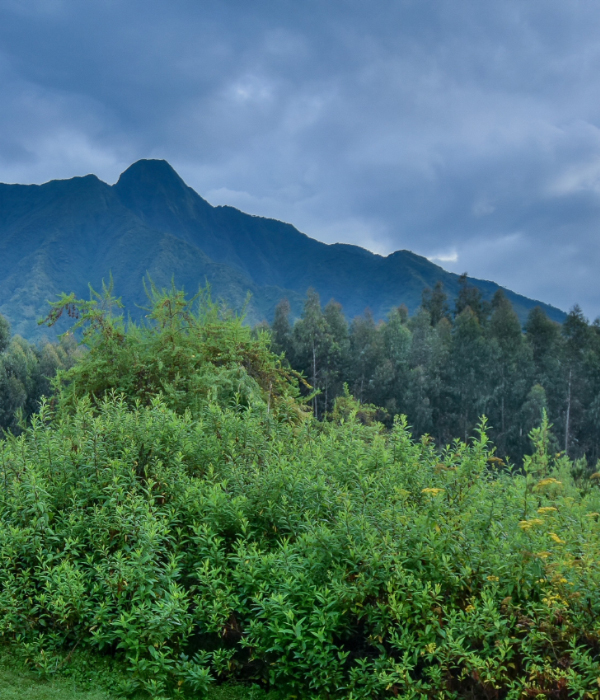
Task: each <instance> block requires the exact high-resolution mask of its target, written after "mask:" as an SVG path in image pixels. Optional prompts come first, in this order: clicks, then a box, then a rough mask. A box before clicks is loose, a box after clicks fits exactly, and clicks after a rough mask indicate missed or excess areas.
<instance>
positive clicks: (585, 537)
mask: <svg viewBox="0 0 600 700" xmlns="http://www.w3.org/2000/svg"><path fill="white" fill-rule="evenodd" d="M92 310H93V309H92ZM103 318H104V316H103ZM198 318H199V317H198ZM210 318H211V319H213V321H214V322H215V323H216V322H217V321H216V320H215V319H216V317H215V316H211V317H210ZM213 321H211V323H212V322H213ZM202 323H203V322H200V321H198V326H199V329H198V330H197V331H194V333H195V336H194V337H196V338H199V339H200V340H199V341H198V342H200V343H201V346H202V343H205V340H204V339H205V338H207V337H212V335H210V334H207V333H205V331H204V330H203V328H202ZM218 323H219V324H221V327H222V331H223V332H222V333H221V334H220V335H219V338H220V340H219V342H220V343H222V344H223V348H222V352H223V353H224V354H226V355H228V356H230V355H231V353H232V352H234V350H235V348H231V347H228V346H227V343H230V342H234V345H235V346H236V347H237V348H241V349H242V350H240V352H242V351H243V352H246V351H247V349H248V348H252V347H256V346H252V342H256V343H261V342H262V341H261V340H260V338H259V339H254V340H252V338H251V336H245V338H246V340H245V341H244V342H246V343H247V344H246V345H243V344H240V343H239V340H238V339H239V337H240V336H239V335H238V334H239V333H242V331H241V330H240V329H239V326H238V325H235V324H237V321H236V320H235V319H230V320H227V319H226V318H220V320H218ZM111 324H112V322H111ZM227 324H231V328H230V329H228V328H227ZM113 327H114V326H113ZM99 332H100V333H101V335H100V336H96V339H97V345H96V346H94V345H93V344H92V347H91V349H90V352H89V353H87V354H86V355H85V357H84V358H83V359H82V360H81V364H80V365H79V366H78V368H77V369H76V370H74V371H72V372H71V373H70V374H63V376H62V378H61V379H60V381H61V382H63V386H64V389H63V393H62V395H61V397H60V399H59V401H57V402H55V403H54V404H53V405H44V406H43V407H42V409H41V411H40V413H39V415H38V416H36V417H35V418H34V420H33V423H32V426H31V428H30V429H28V430H27V431H26V432H25V433H24V434H22V435H20V436H18V437H16V436H9V437H8V438H7V439H6V440H5V441H4V442H2V443H0V483H1V489H0V635H2V637H3V638H4V639H5V640H12V641H15V642H16V643H18V644H20V645H22V648H25V649H26V650H27V653H28V655H29V658H30V659H31V660H32V662H33V663H35V664H36V665H37V666H38V667H40V668H41V669H42V670H46V671H48V672H49V671H51V670H52V669H53V668H55V667H56V665H57V663H56V659H57V658H58V655H59V654H64V653H65V651H68V650H70V649H73V648H75V647H78V648H79V649H88V650H91V651H94V650H96V651H98V652H99V653H103V654H110V655H113V656H116V657H118V658H120V659H122V660H124V661H125V663H126V664H127V665H128V667H129V669H130V676H129V678H130V680H129V681H128V682H127V683H125V684H124V687H123V691H124V692H132V691H134V690H136V689H142V690H146V691H147V692H148V693H149V694H150V695H151V696H152V697H159V696H161V695H169V694H186V693H190V694H193V693H196V694H202V693H203V692H204V691H205V690H206V688H207V687H208V685H209V684H210V683H211V682H212V681H213V680H223V679H233V678H237V679H239V680H242V681H244V680H245V681H258V682H260V683H263V684H265V685H269V686H271V687H275V688H277V689H279V690H281V691H283V692H285V693H289V694H290V695H294V696H295V697H301V698H309V697H310V698H342V697H343V698H355V699H356V698H377V697H405V698H411V697H425V696H427V697H434V696H435V697H440V698H444V697H446V698H458V697H474V698H478V697H481V698H495V697H498V698H500V697H509V698H518V697H524V696H525V697H534V696H545V697H553V698H562V697H565V698H566V697H570V696H577V697H588V698H597V697H598V691H599V679H600V658H599V650H600V622H599V620H600V598H599V597H598V593H597V591H598V588H599V585H600V561H599V559H600V556H599V555H600V529H599V524H598V519H599V518H600V515H599V513H600V489H598V487H597V486H596V485H595V484H596V482H597V479H592V480H584V479H582V478H581V477H578V480H575V479H574V477H573V473H577V468H576V465H573V464H572V463H571V462H570V461H569V460H568V459H566V458H565V457H561V456H556V455H554V456H553V455H552V454H549V453H548V440H549V431H548V425H547V423H544V424H543V425H542V426H541V427H540V428H539V429H537V430H536V431H534V433H533V435H532V437H533V439H534V446H535V450H534V453H533V455H532V457H530V458H528V459H526V461H525V464H524V468H523V470H522V471H521V472H518V473H517V472H515V473H513V472H512V471H511V469H510V468H509V467H507V466H506V465H504V464H503V463H502V461H501V460H499V459H498V458H496V457H495V456H494V453H493V449H492V448H491V446H490V445H489V443H488V439H487V436H486V433H485V424H482V425H481V429H480V434H479V438H478V439H477V440H475V441H473V442H472V443H469V444H465V443H463V442H460V441H456V442H454V443H453V444H451V445H450V446H448V447H447V448H446V449H444V450H443V451H442V452H441V453H440V452H438V451H437V450H436V448H435V446H434V444H433V442H432V440H431V439H429V438H427V437H425V438H422V439H421V440H420V441H416V442H415V441H413V440H412V439H411V436H410V433H409V430H408V428H407V426H406V423H405V421H404V420H402V419H397V420H396V422H395V424H394V426H393V429H392V430H385V429H384V428H383V427H382V426H381V425H380V424H377V423H374V422H372V421H367V420H364V419H363V420H361V419H359V417H358V412H359V409H360V406H358V405H357V404H355V403H354V404H353V402H352V399H351V398H350V397H349V396H345V397H344V398H343V405H340V406H339V410H337V411H335V412H334V416H335V418H334V419H333V420H331V421H330V422H323V423H318V422H316V421H314V420H313V419H310V418H304V419H302V416H303V414H302V412H301V411H296V412H294V411H293V410H291V409H290V407H291V406H293V392H294V387H295V384H294V381H293V378H291V379H289V378H288V379H287V380H286V381H288V382H289V388H288V389H286V388H285V386H284V385H283V381H284V380H283V379H282V385H281V389H280V390H279V392H278V396H279V398H278V401H280V405H281V406H283V407H284V409H285V410H283V409H282V410H277V411H275V410H273V397H274V394H273V392H271V393H269V391H268V389H267V386H268V384H267V385H266V386H265V384H264V383H261V381H262V380H261V379H260V377H259V378H258V379H253V382H254V384H253V385H252V386H254V387H255V391H253V392H252V393H251V394H250V395H249V396H250V400H247V401H239V400H238V398H236V397H235V394H234V395H228V394H222V393H220V392H219V391H213V390H210V376H214V377H215V378H217V379H218V377H219V376H220V371H221V369H222V367H223V365H220V364H219V362H216V361H214V359H215V355H214V354H213V355H211V356H209V357H207V358H206V359H204V360H203V363H202V365H201V366H199V370H200V372H201V373H202V372H204V375H203V376H204V377H205V378H206V380H205V384H204V385H202V386H203V387H205V386H208V390H205V389H204V388H201V389H198V391H197V393H196V395H195V396H192V397H187V396H186V395H185V393H182V394H181V395H180V394H178V393H175V392H170V391H169V387H170V386H172V385H173V382H172V381H171V379H169V381H164V382H163V381H162V379H161V376H162V375H161V373H160V371H161V370H160V369H156V370H155V369H153V370H152V371H151V372H150V371H149V373H148V375H144V376H154V377H155V379H154V380H153V382H154V383H153V384H152V385H151V386H152V387H153V390H152V392H146V393H143V394H142V395H139V394H136V393H135V392H133V391H131V389H130V387H132V386H133V387H135V385H134V384H126V385H125V386H118V387H114V388H119V389H123V388H125V389H126V390H127V391H130V393H129V395H128V394H127V393H126V394H125V395H124V396H123V395H117V394H114V393H111V382H109V381H105V383H104V385H98V386H103V387H104V388H103V389H102V391H98V392H91V393H90V392H87V393H88V394H89V395H86V391H85V390H84V386H85V383H84V379H85V377H86V376H87V377H89V381H90V382H95V381H96V379H97V377H96V375H95V374H94V373H93V372H91V371H88V374H87V375H86V373H85V372H86V370H85V368H86V367H88V369H89V368H90V367H91V366H92V365H91V364H89V363H95V364H96V365H100V366H102V362H103V361H104V357H105V352H108V351H110V352H113V350H114V352H115V353H116V354H115V356H114V362H115V366H118V367H122V368H123V372H124V375H125V376H128V377H131V376H134V373H135V372H139V371H140V366H139V365H137V366H136V365H133V367H134V369H128V367H127V365H126V363H123V364H119V363H120V358H121V354H120V353H124V354H123V357H130V358H134V360H136V361H139V360H140V358H147V361H148V362H149V363H150V362H155V363H158V359H156V358H157V356H159V355H160V352H162V350H161V348H162V347H163V346H162V345H161V342H162V340H161V337H162V336H161V334H162V332H163V331H162V330H161V326H160V323H159V324H158V330H157V331H151V330H150V329H149V330H147V331H144V332H141V331H139V330H134V333H135V334H137V337H136V339H134V340H131V348H129V347H128V346H127V343H129V342H130V341H129V339H128V338H127V337H126V336H127V333H128V332H129V331H128V330H127V329H126V328H124V329H123V331H122V335H123V338H122V339H121V340H118V342H117V345H114V344H113V340H114V337H113V336H112V332H111V333H108V334H106V333H105V331H104V330H103V329H102V328H101V327H100V331H99ZM186 333H187V334H188V336H187V337H188V340H185V339H184V340H185V342H188V341H189V343H190V345H188V346H186V345H185V344H184V340H182V339H181V337H180V336H181V335H183V336H186ZM176 336H177V337H176V338H175V341H174V343H173V345H172V347H173V348H183V349H182V350H181V352H176V351H175V350H172V351H170V350H169V351H168V350H165V353H167V352H171V355H166V356H170V357H179V356H183V357H187V356H188V355H193V354H194V353H193V352H192V351H191V350H190V346H191V343H192V341H193V338H191V339H190V338H189V331H188V330H187V327H186V328H184V329H183V330H178V331H177V333H176ZM103 338H104V340H103ZM232 339H233V341H232ZM103 343H104V345H103ZM152 344H154V345H152ZM146 345H148V346H150V345H152V347H154V348H158V350H157V351H156V352H153V353H151V352H150V351H149V350H148V349H147V348H146ZM167 347H168V345H167ZM127 353H129V354H128V355H127ZM186 353H187V354H186ZM163 357H164V356H163ZM239 357H241V358H242V359H241V361H240V364H241V366H242V367H244V365H243V363H244V358H243V354H242V355H240V356H239ZM136 358H137V359H136ZM211 358H212V359H211ZM187 361H189V360H187ZM236 361H237V360H232V361H231V363H229V364H225V365H224V366H225V367H226V368H231V369H234V368H235V363H236ZM163 366H164V363H163ZM261 366H262V367H265V368H268V367H271V368H274V369H275V370H276V372H279V364H278V360H277V358H276V357H274V356H271V357H269V356H268V355H265V356H264V361H263V364H262V365H261ZM111 371H112V370H111V367H110V366H109V364H106V365H105V367H104V368H103V369H101V370H99V374H100V375H101V374H102V372H104V376H105V377H110V376H112V375H111V374H110V373H111ZM166 371H168V369H167V370H166ZM243 371H244V372H246V373H247V376H249V377H251V374H250V373H249V372H248V370H246V369H244V370H243ZM269 371H270V370H269ZM128 372H129V374H128ZM153 373H154V374H153ZM211 373H212V375H211ZM263 376H268V373H265V374H264V375H263ZM278 376H280V377H282V376H283V375H278ZM176 377H177V375H176ZM251 378H252V377H251ZM217 379H216V380H215V381H217ZM68 381H71V382H72V384H67V383H66V382H68ZM128 381H129V379H128ZM177 381H180V379H177ZM181 381H184V380H183V379H181ZM194 382H195V380H194V379H193V378H190V380H189V383H188V384H187V385H186V386H187V389H186V392H187V393H189V392H191V391H192V390H195V388H196V387H197V385H196V384H195V383H194ZM146 386H148V385H146ZM159 389H163V390H164V394H163V396H160V395H159V394H160V391H159ZM174 397H176V398H174ZM363 418H364V417H363ZM596 476H600V475H596Z"/></svg>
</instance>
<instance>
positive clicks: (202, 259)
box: [0, 160, 565, 338]
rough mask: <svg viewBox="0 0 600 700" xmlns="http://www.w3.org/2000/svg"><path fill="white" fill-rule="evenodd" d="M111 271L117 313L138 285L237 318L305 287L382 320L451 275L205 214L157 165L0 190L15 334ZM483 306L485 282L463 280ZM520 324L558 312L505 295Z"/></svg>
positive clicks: (5, 298)
mask: <svg viewBox="0 0 600 700" xmlns="http://www.w3.org/2000/svg"><path fill="white" fill-rule="evenodd" d="M111 272H112V275H113V279H114V281H115V291H116V293H117V294H118V295H121V296H122V297H123V300H124V302H125V304H126V306H127V307H129V308H135V305H143V303H144V293H143V289H142V284H141V278H142V277H143V276H144V275H145V274H146V273H149V274H150V275H151V276H152V278H153V279H154V281H155V282H156V283H157V284H158V285H159V286H164V285H167V284H169V283H170V280H171V278H172V277H174V279H175V283H176V284H177V285H178V286H185V288H186V289H188V291H191V292H194V291H196V289H197V288H198V286H199V285H203V284H204V283H205V280H206V281H208V282H209V283H211V285H212V289H213V293H214V295H215V296H216V297H221V298H223V299H224V300H225V301H226V302H227V303H228V304H230V305H232V306H233V307H234V308H238V309H239V308H240V307H241V306H242V305H243V303H244V300H245V298H246V294H247V292H248V291H250V292H251V294H252V298H251V300H250V302H249V304H248V306H247V313H248V319H249V321H250V322H252V323H255V322H258V321H260V320H262V319H267V320H271V319H272V314H273V312H274V308H275V306H276V304H277V302H278V301H279V300H280V299H281V298H283V297H284V296H286V297H288V298H289V300H290V303H291V306H292V310H293V313H294V314H298V313H299V312H300V309H301V305H302V299H303V297H304V295H305V293H306V290H307V289H308V288H309V287H314V288H315V289H316V290H317V291H318V292H319V294H320V295H321V298H322V299H323V300H324V301H325V302H326V301H328V300H329V299H330V298H335V299H336V301H339V302H340V303H341V304H342V306H343V308H344V311H345V312H346V315H347V316H348V317H350V318H351V317H353V316H356V315H358V314H361V313H363V312H364V310H365V308H367V307H368V308H370V309H371V311H372V312H373V314H374V316H375V317H376V318H383V317H385V315H386V314H387V313H388V312H389V310H390V309H391V308H392V307H394V306H398V305H399V304H401V303H404V304H406V306H407V307H408V308H409V310H410V311H411V312H413V311H414V310H415V309H416V308H417V307H418V305H419V303H420V300H421V293H422V290H423V288H424V287H426V286H433V285H434V284H435V282H436V281H437V280H438V279H439V280H441V281H442V282H443V283H444V286H445V288H446V290H447V292H448V295H449V297H450V299H452V298H454V297H455V296H456V294H457V292H458V275H456V274H454V273H451V272H448V271H446V270H444V269H443V268H441V267H440V266H438V265H435V264H434V263H432V262H431V261H429V260H427V259H426V258H424V257H422V256H419V255H417V254H416V253H413V252H412V251H407V250H398V251H394V252H393V253H390V254H389V255H387V256H381V255H378V254H376V253H372V252H371V251H368V250H366V249H364V248H360V247H359V246H352V245H350V244H346V243H334V244H326V243H323V242H321V241H317V240H315V239H313V238H310V237H309V236H308V235H307V234H305V233H303V232H301V231H299V230H298V229H296V228H295V227H294V226H292V225H291V224H289V223H286V222H283V221H278V220H276V219H270V218H267V217H262V216H253V215H250V214H246V213H244V212H242V211H240V210H238V209H236V208H234V207H230V206H227V205H225V206H212V205H211V204H210V203H209V202H207V201H206V200H205V199H203V198H202V197H201V196H200V195H199V194H198V193H197V192H195V191H194V190H193V189H192V188H191V187H189V186H188V185H187V184H186V183H185V182H184V181H183V179H182V178H181V177H180V176H179V175H178V174H177V172H176V171H175V170H174V169H173V168H172V167H171V166H170V165H169V163H167V161H163V160H140V161H137V162H136V163H133V164H132V165H131V166H129V168H127V169H126V170H125V171H124V172H123V173H122V174H121V176H120V177H119V179H118V180H117V182H116V183H115V184H114V185H109V184H107V183H105V182H103V181H102V180H100V179H99V178H98V177H97V176H95V175H93V174H89V175H85V176H82V177H74V178H70V179H65V180H51V181H49V182H47V183H44V184H41V185H19V184H16V185H12V184H10V185H9V184H0V313H2V314H4V315H5V316H6V317H7V318H8V319H9V321H10V322H11V324H12V326H13V330H14V331H15V332H18V333H20V334H21V335H24V336H25V337H28V338H33V337H36V336H39V335H40V334H41V333H43V331H42V330H40V329H39V327H38V326H37V324H36V319H37V318H39V317H40V316H43V315H45V313H46V312H47V308H48V307H47V301H48V300H49V299H52V298H56V295H57V294H58V293H60V292H61V291H65V292H67V293H68V292H71V291H73V292H75V293H76V294H78V295H80V296H81V295H86V294H87V285H88V283H91V284H92V285H93V286H94V287H98V286H99V285H100V284H101V280H102V279H103V278H104V279H106V278H107V277H108V275H109V273H111ZM470 282H471V283H472V284H474V285H475V286H477V287H479V288H480V289H481V290H482V293H483V295H484V297H485V298H491V296H492V295H493V293H494V292H495V290H496V289H498V288H499V285H497V284H496V283H494V282H491V281H488V280H478V279H474V278H470ZM505 292H506V294H507V296H508V297H509V299H510V300H511V302H512V303H513V305H514V307H515V309H516V311H517V313H518V314H519V316H520V318H521V320H522V321H523V320H524V318H525V317H526V315H527V313H528V311H529V310H530V309H531V308H533V307H534V306H541V307H542V308H543V309H544V310H545V311H546V313H547V314H548V315H549V316H550V317H551V318H553V319H554V320H557V321H561V320H562V319H563V318H564V316H565V314H564V312H562V311H561V310H560V309H556V308H555V307H552V306H550V305H548V304H544V303H543V302H540V301H537V300H532V299H528V298H527V297H525V296H523V295H519V294H516V293H515V292H512V291H510V290H505Z"/></svg>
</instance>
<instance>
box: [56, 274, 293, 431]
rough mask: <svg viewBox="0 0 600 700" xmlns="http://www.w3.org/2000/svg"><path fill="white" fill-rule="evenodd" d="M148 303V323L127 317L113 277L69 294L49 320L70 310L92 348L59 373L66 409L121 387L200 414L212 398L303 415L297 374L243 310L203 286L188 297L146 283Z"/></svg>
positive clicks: (134, 397) (137, 397)
mask: <svg viewBox="0 0 600 700" xmlns="http://www.w3.org/2000/svg"><path fill="white" fill-rule="evenodd" d="M147 294H148V298H149V301H150V306H149V307H148V308H147V309H146V311H147V314H146V318H145V323H144V324H143V325H138V324H135V323H133V322H131V321H130V322H128V323H126V322H125V321H124V319H123V316H122V315H116V314H115V312H114V311H115V310H118V309H120V308H121V307H122V305H121V302H120V300H119V299H116V298H115V297H114V296H113V294H112V283H111V284H110V285H108V286H103V290H102V293H97V292H95V291H94V290H92V298H91V300H90V301H83V300H80V299H77V298H76V297H75V296H74V295H69V296H66V295H63V296H62V297H61V298H60V299H59V300H58V301H57V302H55V303H54V304H52V311H51V313H50V314H49V316H48V317H47V319H45V322H46V323H47V324H48V325H50V326H52V325H54V324H55V323H56V322H57V321H58V319H59V318H60V317H61V316H63V315H64V314H65V313H66V314H67V315H70V316H71V317H72V318H74V319H75V320H76V323H75V325H74V329H81V330H82V342H83V344H84V346H86V347H87V350H88V352H86V353H85V354H84V355H83V357H82V358H81V360H80V362H78V363H77V364H76V365H75V366H73V367H72V368H70V369H68V370H66V371H61V372H59V373H58V374H57V377H56V379H55V381H54V387H55V388H56V390H57V392H58V400H59V403H60V406H61V409H66V408H68V407H70V406H71V407H72V406H75V405H76V403H77V401H78V399H80V398H82V397H85V396H89V397H92V398H93V400H94V401H98V400H101V399H102V398H104V397H106V396H109V395H111V394H112V393H117V394H119V395H122V396H124V397H125V399H126V400H127V401H128V402H129V403H130V404H132V405H133V404H135V403H136V402H140V403H141V404H143V405H148V404H150V403H151V402H152V400H153V399H154V398H155V397H156V396H158V395H159V394H160V395H162V396H163V397H164V400H165V401H166V403H167V405H168V406H170V407H171V408H173V409H174V410H175V411H177V412H180V413H182V412H184V411H185V410H189V411H191V413H192V415H196V414H197V413H198V412H199V410H200V409H201V407H202V406H204V405H205V404H206V403H207V402H208V401H211V400H214V401H217V402H219V403H220V404H221V405H229V406H236V407H238V408H247V407H248V406H250V405H251V404H254V403H257V402H258V403H260V404H262V405H264V406H265V407H266V409H267V411H272V412H273V413H274V414H276V415H278V416H283V417H286V418H290V419H292V418H299V417H301V411H300V410H299V407H298V405H297V403H296V402H295V401H294V398H295V397H296V396H297V395H298V389H297V379H296V377H297V375H296V373H294V372H293V371H290V370H289V369H286V368H284V367H283V366H282V363H281V360H280V359H279V358H278V357H277V356H275V355H274V354H273V353H272V352H271V350H270V336H269V334H268V333H257V334H253V333H252V332H251V330H250V328H249V327H248V326H247V325H245V324H244V323H243V317H240V316H237V315H235V314H233V313H231V312H229V311H228V310H226V309H223V308H221V307H220V306H219V305H217V304H215V303H213V302H212V301H211V299H210V295H209V290H208V289H206V290H201V291H200V292H199V293H198V294H197V295H196V296H195V297H194V298H192V299H187V298H186V296H185V294H184V292H182V291H180V290H176V289H175V288H174V287H171V289H169V290H162V291H161V290H158V289H157V288H156V286H155V285H154V284H152V283H150V285H149V286H148V288H147Z"/></svg>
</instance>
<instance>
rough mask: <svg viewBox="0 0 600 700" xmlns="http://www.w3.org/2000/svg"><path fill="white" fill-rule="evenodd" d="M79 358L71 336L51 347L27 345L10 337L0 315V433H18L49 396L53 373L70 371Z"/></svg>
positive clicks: (75, 343)
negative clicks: (64, 370)
mask: <svg viewBox="0 0 600 700" xmlns="http://www.w3.org/2000/svg"><path fill="white" fill-rule="evenodd" d="M79 354H80V351H79V350H78V347H77V342H76V340H75V338H74V337H73V336H72V335H69V334H67V335H65V336H63V337H62V338H61V340H60V341H59V342H55V343H51V342H49V341H43V342H40V343H36V344H34V343H30V342H28V341H27V340H25V338H22V337H21V336H20V335H15V336H13V335H12V334H11V328H10V324H9V322H8V320H7V319H6V318H5V317H4V316H2V315H1V314H0V429H1V430H5V431H6V430H9V431H11V432H13V433H15V432H19V431H20V429H21V426H22V425H23V424H24V423H25V422H27V420H28V419H29V418H30V416H31V415H32V414H33V413H35V412H36V411H37V410H38V408H39V405H40V400H41V398H42V396H49V395H50V394H51V393H52V386H51V381H52V378H53V377H54V376H55V375H56V373H57V371H58V370H60V369H68V368H69V367H72V366H73V364H74V362H75V359H76V357H77V356H78V355H79Z"/></svg>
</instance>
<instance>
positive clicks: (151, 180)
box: [115, 159, 187, 191]
mask: <svg viewBox="0 0 600 700" xmlns="http://www.w3.org/2000/svg"><path fill="white" fill-rule="evenodd" d="M132 186H133V187H136V188H137V187H144V188H147V187H152V188H156V187H157V186H160V187H162V188H165V189H169V190H172V189H173V187H176V188H178V189H182V188H184V189H187V185H186V184H185V182H184V181H183V180H182V179H181V178H180V177H179V175H178V174H177V173H176V172H175V170H174V169H173V168H172V167H171V165H170V164H169V163H167V161H166V160H158V159H156V160H150V159H142V160H138V161H136V162H135V163H133V164H132V165H130V166H129V167H128V168H127V170H125V171H124V172H122V173H121V177H119V180H118V182H117V184H116V185H115V187H116V188H117V189H118V190H120V191H123V190H127V189H129V188H131V187H132Z"/></svg>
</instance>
